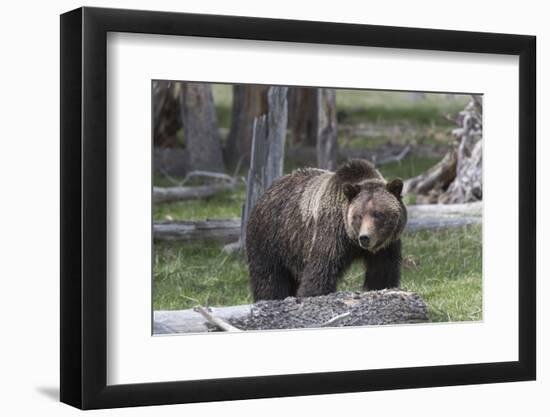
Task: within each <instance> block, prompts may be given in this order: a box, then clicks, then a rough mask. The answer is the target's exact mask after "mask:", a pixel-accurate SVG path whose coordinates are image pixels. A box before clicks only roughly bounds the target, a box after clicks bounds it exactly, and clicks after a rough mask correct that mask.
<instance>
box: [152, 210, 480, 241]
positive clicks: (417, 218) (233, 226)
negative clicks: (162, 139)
mask: <svg viewBox="0 0 550 417" xmlns="http://www.w3.org/2000/svg"><path fill="white" fill-rule="evenodd" d="M407 210H408V217H409V220H408V222H407V227H406V229H405V230H406V231H408V232H415V231H418V230H431V229H444V228H451V227H460V226H466V225H469V224H479V223H481V210H482V203H481V202H476V203H468V204H426V205H411V206H409V207H407ZM240 230H241V220H240V219H238V218H234V219H226V220H202V221H182V222H171V223H157V224H154V225H153V237H154V239H155V240H157V241H163V240H169V241H182V242H193V241H211V240H213V241H219V242H223V243H230V242H235V241H236V240H238V239H239V236H240V233H241V232H240Z"/></svg>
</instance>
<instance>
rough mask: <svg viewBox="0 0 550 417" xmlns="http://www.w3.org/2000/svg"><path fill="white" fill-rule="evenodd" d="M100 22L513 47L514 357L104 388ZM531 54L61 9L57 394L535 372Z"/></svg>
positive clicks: (443, 382)
mask: <svg viewBox="0 0 550 417" xmlns="http://www.w3.org/2000/svg"><path fill="white" fill-rule="evenodd" d="M108 32H131V33H147V34H162V35H186V36H199V37H214V38H235V39H254V40H267V41H285V42H305V43H319V44H332V45H356V46H371V47H383V48H403V49H420V50H439V51H456V52H477V53H490V54H507V55H516V56H519V103H518V112H519V132H518V133H519V136H518V137H519V155H518V158H519V271H518V272H519V293H518V297H519V329H518V331H519V347H518V349H519V350H518V352H519V360H518V361H514V362H497V363H477V364H468V365H445V366H428V367H414V368H399V369H376V370H358V371H345V372H328V373H309V374H292V375H276V376H256V377H245V378H229V379H209V380H200V381H179V382H162V383H142V384H131V385H113V386H108V385H107V384H106V375H107V343H106V329H107V313H106V307H107V306H106V299H107V285H106V278H107V272H106V271H107V262H106V259H107V252H106V243H107V181H108V178H107V173H106V171H107V166H106V161H107V143H106V127H107V113H106V93H107V91H106V90H107V87H106V85H107V83H106V81H107V80H106V75H107V74H106V39H107V33H108ZM535 54H536V38H535V37H534V36H524V35H510V34H495V33H482V32H462V31H449V30H432V29H415V28H404V27H388V26H372V25H357V24H341V23H322V22H312V21H293V20H277V19H265V18H261V19H260V18H251V17H233V16H216V15H199V14H185V13H171V12H153V11H136V10H119V9H102V8H88V7H85V8H80V9H77V10H73V11H70V12H67V13H65V14H63V15H61V53H60V57H61V309H60V315H61V357H60V359H61V382H60V383H61V401H62V402H64V403H67V404H70V405H73V406H75V407H78V408H82V409H94V408H111V407H123V406H141V405H155V404H174V403H190V402H201V401H218V400H237V399H249V398H264V397H282V396H299V395H312V394H328V393H344V392H357V391H376V390H387V389H402V388H420V387H435V386H449V385H464V384H481V383H496V382H507V381H524V380H533V379H535V378H536V314H535V312H536V303H535V301H536V294H535V292H536V285H535V282H536V267H535V265H536V262H535V261H536V259H535V256H536V255H535V254H536V145H535V139H536V138H535V135H536V130H535V122H536V119H535V118H536V112H535V108H536V92H535V87H536V81H535V80H536V76H535V75H536V55H535Z"/></svg>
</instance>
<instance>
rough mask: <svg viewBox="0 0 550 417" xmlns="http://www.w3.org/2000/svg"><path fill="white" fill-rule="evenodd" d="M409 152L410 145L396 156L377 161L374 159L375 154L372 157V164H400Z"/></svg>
mask: <svg viewBox="0 0 550 417" xmlns="http://www.w3.org/2000/svg"><path fill="white" fill-rule="evenodd" d="M410 151H411V145H407V146H405V147H404V148H403V150H401V152H399V153H398V154H397V155H390V156H388V157H386V158H380V159H379V160H377V159H376V154H375V155H373V161H372V162H373V163H374V165H376V166H380V165H385V164H389V163H392V162H401V161H402V160H403V159H405V157H406V156H407V155H408V154H409V152H410Z"/></svg>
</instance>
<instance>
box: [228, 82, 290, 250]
mask: <svg viewBox="0 0 550 417" xmlns="http://www.w3.org/2000/svg"><path fill="white" fill-rule="evenodd" d="M287 90H288V88H287V87H271V88H270V89H269V92H268V94H267V99H268V113H267V114H264V115H262V116H260V117H257V118H256V119H254V123H253V130H252V146H251V153H250V169H249V170H248V177H247V183H246V199H245V203H244V206H243V211H242V218H241V235H240V239H239V241H238V242H235V243H233V244H230V245H227V246H226V248H225V250H226V251H228V252H233V251H236V250H241V249H243V248H244V247H245V240H246V224H247V222H248V219H249V217H250V213H251V212H252V209H253V208H254V206H255V204H256V201H258V198H259V197H260V196H261V195H262V193H263V192H264V191H265V190H266V189H267V188H268V187H269V186H270V185H271V184H272V183H273V181H274V180H275V179H276V178H277V177H279V176H281V175H282V173H283V160H284V146H285V136H286V127H287V116H288V111H287V99H286V96H287Z"/></svg>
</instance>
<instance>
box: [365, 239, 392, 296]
mask: <svg viewBox="0 0 550 417" xmlns="http://www.w3.org/2000/svg"><path fill="white" fill-rule="evenodd" d="M364 260H365V264H366V268H367V272H366V273H365V283H364V284H363V288H364V289H365V290H381V289H384V288H397V287H399V281H400V279H401V240H396V241H395V242H392V243H391V244H390V245H389V246H387V247H386V248H384V249H380V250H379V251H378V252H376V253H370V252H366V254H365V258H364Z"/></svg>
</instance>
